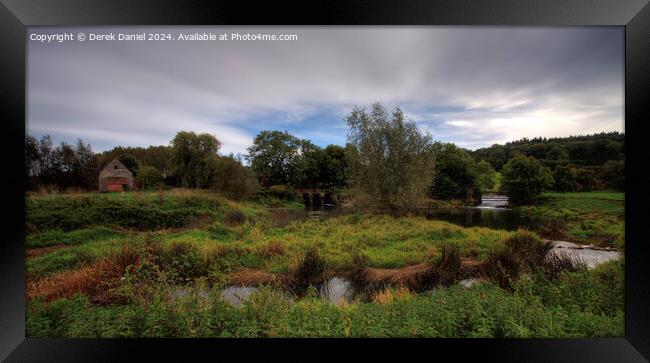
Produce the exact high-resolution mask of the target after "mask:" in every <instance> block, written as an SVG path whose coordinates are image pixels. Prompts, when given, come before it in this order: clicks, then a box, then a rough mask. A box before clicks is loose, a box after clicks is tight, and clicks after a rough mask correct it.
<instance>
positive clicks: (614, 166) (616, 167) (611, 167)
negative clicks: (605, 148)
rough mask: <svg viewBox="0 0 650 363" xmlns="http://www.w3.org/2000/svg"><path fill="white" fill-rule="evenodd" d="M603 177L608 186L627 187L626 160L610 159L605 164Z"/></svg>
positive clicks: (615, 187)
mask: <svg viewBox="0 0 650 363" xmlns="http://www.w3.org/2000/svg"><path fill="white" fill-rule="evenodd" d="M602 174H603V176H602V178H603V180H604V181H605V183H606V185H607V187H609V188H614V189H623V188H624V187H625V161H624V160H608V161H607V162H606V163H605V164H603V169H602Z"/></svg>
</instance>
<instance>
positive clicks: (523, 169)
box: [501, 154, 553, 205]
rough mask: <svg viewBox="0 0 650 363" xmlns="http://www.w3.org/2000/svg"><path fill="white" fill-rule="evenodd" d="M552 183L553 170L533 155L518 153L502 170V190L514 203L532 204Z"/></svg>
mask: <svg viewBox="0 0 650 363" xmlns="http://www.w3.org/2000/svg"><path fill="white" fill-rule="evenodd" d="M552 185H553V176H552V175H551V171H550V170H549V169H548V168H546V167H544V166H542V165H541V164H540V163H539V162H538V161H537V160H536V159H535V158H534V157H531V156H524V155H522V154H517V155H515V157H513V158H512V159H510V161H508V162H507V163H506V165H504V166H503V169H502V170H501V190H502V191H504V192H505V193H506V195H507V196H508V197H509V198H510V203H512V204H513V205H522V204H532V203H533V202H534V201H535V198H536V197H537V196H539V195H540V194H542V192H543V191H545V190H547V189H548V188H550V187H551V186H552Z"/></svg>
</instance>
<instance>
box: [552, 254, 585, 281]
mask: <svg viewBox="0 0 650 363" xmlns="http://www.w3.org/2000/svg"><path fill="white" fill-rule="evenodd" d="M543 269H544V273H545V274H546V276H547V277H548V278H550V279H553V280H557V278H558V277H559V276H560V273H562V272H563V271H569V272H578V271H585V270H586V269H587V265H586V264H585V262H584V261H583V260H581V259H578V258H574V257H571V256H570V255H569V254H567V253H563V252H553V253H549V254H548V255H547V256H546V259H545V260H544V265H543Z"/></svg>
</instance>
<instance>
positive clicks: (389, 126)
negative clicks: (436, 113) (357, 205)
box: [346, 103, 433, 209]
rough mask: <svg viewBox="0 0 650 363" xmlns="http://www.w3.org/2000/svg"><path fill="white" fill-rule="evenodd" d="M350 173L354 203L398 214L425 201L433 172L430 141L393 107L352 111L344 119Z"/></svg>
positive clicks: (375, 107) (356, 108)
mask: <svg viewBox="0 0 650 363" xmlns="http://www.w3.org/2000/svg"><path fill="white" fill-rule="evenodd" d="M346 123H347V125H348V126H349V127H350V132H349V134H348V142H349V143H350V144H352V145H353V146H354V148H353V149H352V150H355V152H353V153H352V154H351V160H350V171H351V177H352V180H353V183H354V187H355V188H356V190H357V194H356V195H357V199H358V201H365V202H367V203H368V204H370V205H374V206H378V207H387V208H390V209H399V208H406V207H411V206H414V205H415V204H416V203H418V202H419V201H421V200H423V199H425V198H426V194H427V190H428V188H429V186H430V185H431V180H432V173H433V153H432V152H431V150H430V144H431V136H430V135H428V134H423V133H421V132H420V131H419V130H418V129H417V127H416V125H415V123H414V122H413V121H409V120H406V119H405V118H404V113H403V112H402V111H401V110H400V109H399V108H395V109H394V110H393V111H392V112H388V111H387V110H386V109H384V107H383V106H382V105H381V104H380V103H374V104H373V105H372V106H371V107H370V110H369V111H368V110H366V108H359V107H355V108H354V109H353V110H352V112H350V114H349V115H348V116H347V118H346Z"/></svg>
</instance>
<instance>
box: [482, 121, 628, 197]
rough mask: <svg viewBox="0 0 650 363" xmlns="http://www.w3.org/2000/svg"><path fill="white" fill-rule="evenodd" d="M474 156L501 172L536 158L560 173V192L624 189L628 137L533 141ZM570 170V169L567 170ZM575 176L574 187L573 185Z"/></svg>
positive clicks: (609, 135)
mask: <svg viewBox="0 0 650 363" xmlns="http://www.w3.org/2000/svg"><path fill="white" fill-rule="evenodd" d="M472 154H473V156H474V157H475V158H477V159H478V160H485V161H487V162H489V163H490V165H492V167H493V168H494V169H496V170H497V171H500V170H501V169H502V168H503V167H504V166H505V164H506V163H507V162H508V161H509V160H511V159H512V158H513V157H515V155H517V154H523V155H526V156H532V157H534V158H535V159H537V160H538V161H539V162H540V163H541V164H542V165H543V166H545V167H548V168H550V169H551V170H556V168H557V167H561V168H560V169H559V171H558V173H560V181H559V183H558V184H557V186H555V188H559V189H557V190H558V191H563V190H564V191H565V190H577V191H583V190H584V191H589V190H596V189H604V188H615V189H622V188H623V184H624V178H625V172H624V159H625V156H624V154H625V135H624V134H621V133H618V132H610V133H600V134H594V135H586V136H570V137H563V138H548V139H547V138H533V139H526V138H524V139H521V140H518V141H513V142H508V143H506V144H505V145H496V144H495V145H492V146H490V147H488V148H482V149H478V150H475V151H474V152H473V153H472ZM566 168H569V169H570V170H569V169H566ZM572 174H575V176H576V178H575V180H573V186H570V185H569V183H570V182H571V179H572V178H573V176H572Z"/></svg>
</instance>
